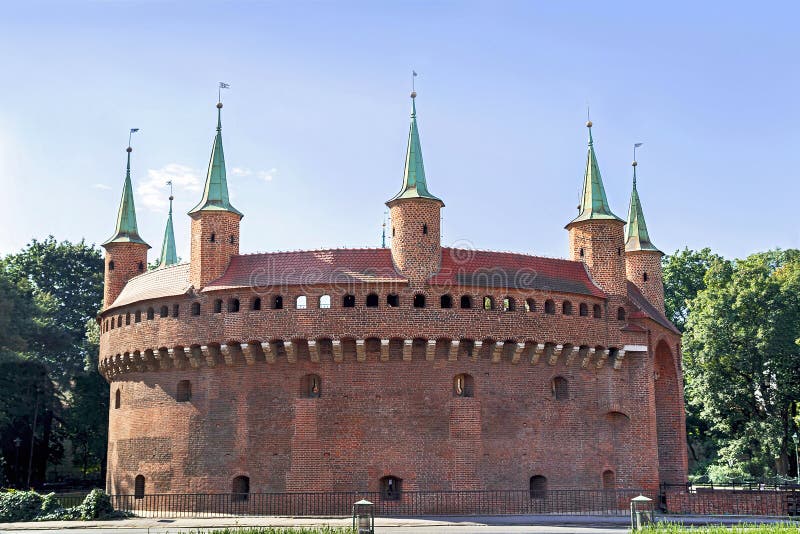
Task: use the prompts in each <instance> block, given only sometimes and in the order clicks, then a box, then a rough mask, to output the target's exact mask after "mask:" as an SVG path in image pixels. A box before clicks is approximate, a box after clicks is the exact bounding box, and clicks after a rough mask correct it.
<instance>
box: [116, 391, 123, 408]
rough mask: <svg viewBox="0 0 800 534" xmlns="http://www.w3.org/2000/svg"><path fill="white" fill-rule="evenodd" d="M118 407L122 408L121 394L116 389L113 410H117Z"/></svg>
mask: <svg viewBox="0 0 800 534" xmlns="http://www.w3.org/2000/svg"><path fill="white" fill-rule="evenodd" d="M120 406H122V392H121V391H120V390H119V388H117V391H116V393H114V409H115V410H119V407H120Z"/></svg>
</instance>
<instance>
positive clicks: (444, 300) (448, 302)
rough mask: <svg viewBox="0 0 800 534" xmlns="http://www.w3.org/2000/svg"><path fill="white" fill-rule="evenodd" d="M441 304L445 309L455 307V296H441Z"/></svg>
mask: <svg viewBox="0 0 800 534" xmlns="http://www.w3.org/2000/svg"><path fill="white" fill-rule="evenodd" d="M439 306H441V307H442V308H445V309H449V308H452V307H453V297H451V296H450V295H442V296H441V297H440V298H439Z"/></svg>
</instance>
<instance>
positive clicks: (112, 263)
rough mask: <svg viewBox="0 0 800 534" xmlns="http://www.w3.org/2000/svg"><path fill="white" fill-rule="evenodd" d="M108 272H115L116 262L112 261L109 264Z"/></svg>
mask: <svg viewBox="0 0 800 534" xmlns="http://www.w3.org/2000/svg"><path fill="white" fill-rule="evenodd" d="M108 270H109V271H113V270H114V260H111V261H110V262H108Z"/></svg>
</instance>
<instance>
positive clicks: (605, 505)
mask: <svg viewBox="0 0 800 534" xmlns="http://www.w3.org/2000/svg"><path fill="white" fill-rule="evenodd" d="M640 494H644V495H645V496H648V497H650V498H651V499H654V500H655V499H656V498H657V495H656V492H654V491H646V490H636V489H619V490H583V489H565V490H561V489H554V490H548V491H546V492H543V493H542V492H537V493H536V494H534V495H533V496H532V495H531V492H529V491H527V490H498V491H404V492H402V494H401V495H400V498H399V499H397V500H387V499H384V498H383V496H382V494H381V493H380V492H326V493H250V494H159V495H144V496H142V497H140V498H137V497H135V496H134V495H112V496H111V499H112V503H113V505H114V508H115V509H117V510H121V511H124V512H129V513H132V514H135V515H138V516H146V517H165V518H170V517H215V516H231V515H288V516H348V515H350V514H351V512H352V506H353V503H355V502H356V501H359V500H361V499H367V500H369V501H371V502H372V503H374V504H375V515H377V516H431V515H434V516H436V515H506V514H516V515H520V514H570V515H581V514H582V515H626V514H628V513H629V509H630V500H631V499H632V498H633V497H636V496H637V495H640Z"/></svg>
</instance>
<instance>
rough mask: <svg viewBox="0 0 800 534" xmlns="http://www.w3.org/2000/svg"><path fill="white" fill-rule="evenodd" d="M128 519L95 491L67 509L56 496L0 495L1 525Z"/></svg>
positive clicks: (35, 494)
mask: <svg viewBox="0 0 800 534" xmlns="http://www.w3.org/2000/svg"><path fill="white" fill-rule="evenodd" d="M122 517H127V514H125V513H123V512H117V511H115V510H114V507H113V506H111V497H109V496H108V495H107V494H106V492H104V491H102V490H98V489H94V490H92V491H91V492H89V494H88V495H87V496H86V498H85V499H84V500H83V503H81V504H79V505H78V506H73V507H72V508H64V507H63V506H61V503H60V502H59V501H58V497H56V494H55V493H49V494H47V495H40V494H38V493H36V492H35V491H17V490H9V491H6V492H3V493H0V523H6V522H8V523H13V522H21V521H74V520H78V519H82V520H84V521H87V520H91V519H114V518H122Z"/></svg>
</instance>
